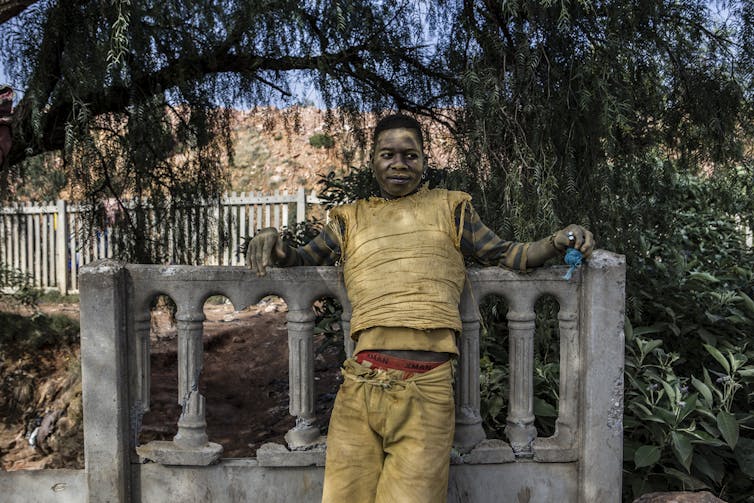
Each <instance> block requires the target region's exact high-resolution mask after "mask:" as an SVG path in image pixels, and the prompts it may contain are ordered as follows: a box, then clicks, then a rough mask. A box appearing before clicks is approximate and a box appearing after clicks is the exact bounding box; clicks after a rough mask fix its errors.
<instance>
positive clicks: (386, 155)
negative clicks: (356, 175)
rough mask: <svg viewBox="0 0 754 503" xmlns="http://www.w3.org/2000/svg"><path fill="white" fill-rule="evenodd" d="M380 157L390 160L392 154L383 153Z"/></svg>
mask: <svg viewBox="0 0 754 503" xmlns="http://www.w3.org/2000/svg"><path fill="white" fill-rule="evenodd" d="M380 157H382V158H383V159H391V158H392V157H393V154H392V152H383V153H382V154H380Z"/></svg>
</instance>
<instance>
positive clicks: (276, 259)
mask: <svg viewBox="0 0 754 503" xmlns="http://www.w3.org/2000/svg"><path fill="white" fill-rule="evenodd" d="M333 224H334V225H337V223H335V222H332V223H331V224H329V225H326V226H325V228H324V229H322V232H320V233H319V235H318V236H317V237H315V238H314V239H312V240H311V241H309V242H308V243H307V244H305V245H304V246H300V247H298V248H295V247H292V246H289V245H288V244H287V243H285V242H284V241H283V240H282V239H281V238H280V235H279V234H278V231H277V229H275V228H272V227H268V228H267V229H262V230H261V231H259V232H258V233H257V234H256V236H254V238H253V239H252V240H251V241H250V242H249V247H248V250H247V252H246V265H247V266H249V267H250V268H251V269H252V270H253V271H256V273H257V276H264V275H265V274H266V273H267V268H268V267H270V266H277V267H293V266H300V265H333V264H335V263H336V262H337V261H338V260H340V241H339V239H338V237H337V235H336V233H335V230H334V229H333V228H332V225H333Z"/></svg>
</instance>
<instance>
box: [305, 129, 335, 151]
mask: <svg viewBox="0 0 754 503" xmlns="http://www.w3.org/2000/svg"><path fill="white" fill-rule="evenodd" d="M309 145H311V146H312V147H314V148H324V149H331V148H333V147H334V146H335V139H334V138H333V137H332V136H330V135H329V134H327V133H316V134H313V135H311V136H310V137H309Z"/></svg>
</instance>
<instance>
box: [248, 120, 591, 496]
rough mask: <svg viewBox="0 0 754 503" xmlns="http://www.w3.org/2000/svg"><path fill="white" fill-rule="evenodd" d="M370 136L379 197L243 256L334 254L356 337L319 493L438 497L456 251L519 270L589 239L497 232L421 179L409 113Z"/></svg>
mask: <svg viewBox="0 0 754 503" xmlns="http://www.w3.org/2000/svg"><path fill="white" fill-rule="evenodd" d="M373 142H374V145H373V148H372V157H371V167H372V170H373V174H374V177H375V179H376V181H377V184H378V185H379V188H380V197H372V198H369V199H366V200H360V201H357V202H355V203H353V204H349V205H345V206H341V207H339V208H335V209H334V210H333V211H332V212H331V222H330V224H329V225H328V226H327V227H326V228H325V229H324V230H323V231H322V233H321V234H320V235H319V236H318V237H316V238H315V239H313V240H312V241H311V242H309V243H308V244H306V245H305V246H303V247H300V248H291V247H289V246H288V245H286V244H285V243H283V242H282V240H281V239H279V237H278V233H277V230H275V229H271V228H270V229H264V230H262V231H260V232H259V233H258V234H257V236H255V237H254V239H252V241H251V243H250V245H249V251H248V253H247V261H248V263H249V265H250V267H251V268H252V269H254V270H256V271H257V274H259V275H264V274H265V271H266V268H267V267H268V266H270V265H278V266H284V267H286V266H294V265H331V264H334V263H336V262H337V261H338V260H340V261H341V262H342V263H343V278H344V281H345V285H346V290H347V292H348V297H349V300H350V302H351V307H352V318H351V334H350V335H351V337H352V338H354V339H355V340H356V348H355V351H354V354H355V357H354V358H352V359H349V360H347V361H346V362H345V363H344V368H343V376H344V382H343V384H342V385H341V387H340V390H339V391H338V396H337V398H336V400H335V405H334V408H333V413H332V417H331V420H330V428H329V432H328V439H327V459H326V463H325V485H324V492H323V496H322V501H323V502H325V503H336V502H337V503H341V502H354V503H362V502H373V501H374V502H384V503H387V502H411V503H422V502H427V503H429V502H442V501H445V500H446V494H447V485H448V471H449V459H450V449H451V446H452V441H453V430H454V405H453V369H452V361H451V360H452V359H453V358H454V357H455V356H456V355H457V354H458V349H457V347H456V343H455V338H456V334H457V333H458V332H459V331H460V330H461V320H460V315H459V312H458V302H459V300H460V295H461V290H462V288H463V283H464V281H465V268H464V261H463V258H464V256H471V257H474V258H476V259H477V260H479V261H480V262H482V263H484V264H498V265H502V266H505V267H509V268H513V269H517V270H521V271H524V270H526V269H528V268H531V267H537V266H540V265H542V264H543V263H545V262H546V261H547V260H548V259H549V258H551V257H555V256H557V255H558V254H562V253H563V252H564V251H565V250H566V249H567V248H568V247H569V246H570V247H574V248H576V249H578V250H579V251H581V252H582V253H583V254H584V256H589V254H590V253H591V251H592V249H593V247H594V241H593V239H592V234H591V233H590V232H589V231H587V230H586V229H583V228H582V227H580V226H577V225H571V226H568V227H567V228H566V229H564V230H562V231H559V232H556V233H555V234H553V235H552V236H550V237H549V238H546V239H543V240H540V241H536V242H533V243H513V242H509V241H503V240H501V239H500V238H499V237H497V236H496V235H495V234H494V233H493V232H492V231H491V230H490V229H489V228H487V227H486V226H485V225H484V224H483V223H482V222H481V221H480V219H479V217H478V216H477V214H476V212H474V210H473V208H472V207H471V203H470V200H471V197H470V196H469V195H468V194H465V193H463V192H454V191H447V190H443V189H432V190H430V189H428V188H427V187H426V186H425V185H424V184H423V183H422V182H423V180H424V179H425V177H426V169H427V165H426V156H425V154H424V145H423V139H422V133H421V127H420V125H419V123H418V122H417V121H416V120H415V119H413V118H411V117H408V116H405V115H391V116H388V117H385V118H383V119H382V120H380V121H379V123H378V124H377V126H376V127H375V130H374V136H373Z"/></svg>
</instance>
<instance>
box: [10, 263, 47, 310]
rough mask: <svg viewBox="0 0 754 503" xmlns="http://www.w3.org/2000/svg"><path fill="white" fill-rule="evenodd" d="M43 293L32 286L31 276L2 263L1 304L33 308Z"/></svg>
mask: <svg viewBox="0 0 754 503" xmlns="http://www.w3.org/2000/svg"><path fill="white" fill-rule="evenodd" d="M41 293H42V292H41V291H40V290H38V289H37V288H34V286H33V285H32V280H31V276H29V275H28V274H26V273H24V272H22V271H20V270H19V269H15V268H12V267H8V266H7V265H5V264H3V263H2V262H0V302H2V303H6V304H12V305H22V306H26V307H33V306H35V305H36V303H37V300H39V297H40V295H41Z"/></svg>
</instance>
